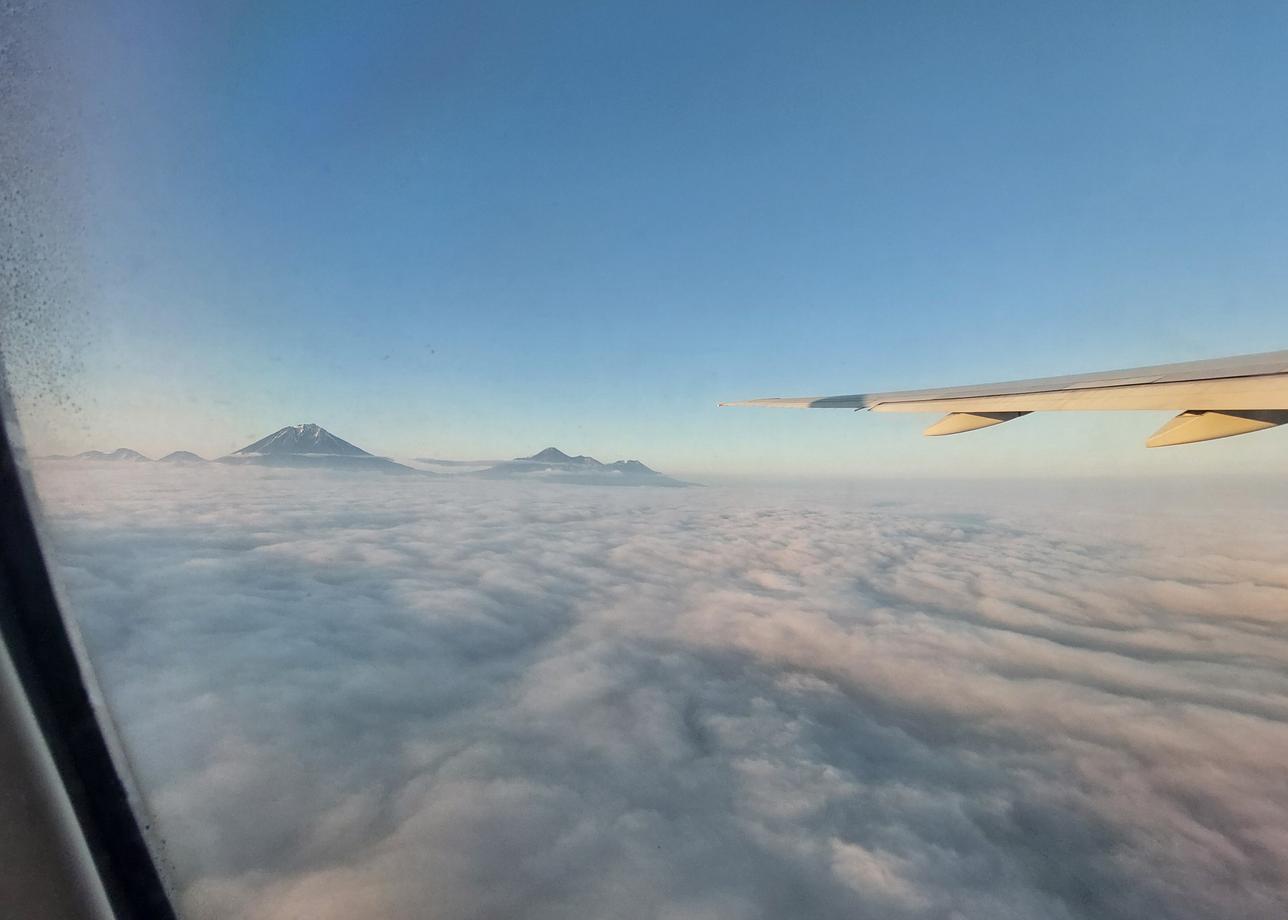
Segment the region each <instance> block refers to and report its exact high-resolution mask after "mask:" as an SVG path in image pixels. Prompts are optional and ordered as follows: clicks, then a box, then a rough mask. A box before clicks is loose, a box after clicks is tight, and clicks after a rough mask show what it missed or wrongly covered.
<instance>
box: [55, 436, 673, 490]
mask: <svg viewBox="0 0 1288 920" xmlns="http://www.w3.org/2000/svg"><path fill="white" fill-rule="evenodd" d="M46 459H49V460H91V461H112V462H125V463H151V462H154V461H152V460H151V459H149V458H148V457H145V456H144V455H143V454H141V453H139V452H138V451H136V450H131V449H129V448H128V447H120V448H117V449H116V450H114V451H112V452H110V453H105V452H103V451H100V450H87V451H85V452H83V453H80V454H77V455H76V456H75V457H67V456H52V457H48V458H46ZM155 462H157V463H167V464H172V465H197V464H205V463H209V462H210V461H208V460H206V459H205V458H204V457H201V456H199V455H197V454H194V453H193V452H192V451H187V450H176V451H173V452H172V453H169V454H166V455H165V456H164V457H162V458H161V459H160V460H158V461H155ZM214 462H216V463H227V464H237V465H254V466H270V467H289V468H303V469H332V470H335V469H340V470H373V471H377V472H385V473H401V474H415V475H420V476H430V477H436V476H440V475H443V474H442V472H441V471H439V472H432V471H429V470H425V469H413V468H412V467H410V466H406V465H404V464H402V463H398V462H396V461H393V460H390V459H389V458H387V457H377V456H376V455H374V454H371V453H368V452H367V451H365V450H363V449H362V448H361V447H358V446H357V445H355V444H351V443H349V442H348V441H346V440H344V439H343V438H338V437H336V436H335V435H333V434H332V433H331V432H329V431H327V430H326V429H325V428H323V427H322V426H321V425H317V424H314V423H312V422H309V423H304V424H300V425H288V426H287V427H285V428H279V429H278V430H277V431H274V432H273V433H272V434H270V435H268V436H267V437H263V438H260V439H259V440H258V441H255V442H254V443H252V444H247V445H246V446H245V447H243V448H241V449H240V450H237V451H234V452H233V453H231V454H228V455H227V456H223V457H219V458H218V459H217V460H215V461H214ZM409 462H426V463H430V462H432V463H436V464H440V465H442V466H447V467H451V466H454V465H455V466H473V467H475V469H474V470H473V471H470V472H466V473H460V474H457V475H458V476H470V477H475V478H482V479H527V478H534V479H543V480H547V481H553V482H567V483H577V484H582V485H625V486H642V485H650V486H688V485H692V483H687V482H682V481H680V480H678V479H672V478H671V477H669V476H664V475H662V474H661V473H659V472H658V471H657V470H654V469H651V468H649V467H648V466H645V465H644V464H643V463H641V462H640V461H639V460H616V461H614V462H612V463H601V462H600V461H598V460H596V459H595V458H594V457H589V456H586V455H585V454H578V455H576V456H573V455H571V454H566V453H564V452H563V451H562V450H560V449H559V448H557V447H547V448H545V449H544V450H540V451H538V452H537V453H535V454H533V455H532V456H530V457H516V458H514V459H513V460H505V461H502V462H500V463H496V462H493V461H487V462H488V463H490V464H491V465H489V466H487V467H486V468H485V469H478V468H477V467H478V465H479V462H478V461H452V460H435V461H429V460H425V461H409Z"/></svg>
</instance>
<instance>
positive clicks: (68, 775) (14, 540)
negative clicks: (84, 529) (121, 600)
mask: <svg viewBox="0 0 1288 920" xmlns="http://www.w3.org/2000/svg"><path fill="white" fill-rule="evenodd" d="M0 389H2V388H0ZM16 431H17V425H16V421H15V416H14V414H13V411H12V404H11V403H10V401H9V399H8V394H7V393H3V392H0V547H2V548H3V549H2V551H0V641H3V642H4V645H5V647H6V649H7V651H8V654H9V657H10V659H11V661H12V663H13V668H14V670H15V671H16V674H17V679H18V683H19V684H20V686H21V688H22V692H23V693H24V694H25V695H26V697H27V703H28V704H29V706H30V709H31V711H32V714H33V715H34V717H35V722H36V725H37V728H38V730H39V734H40V736H41V738H42V739H43V741H44V744H45V747H46V749H47V751H48V754H49V756H50V758H51V759H52V761H53V764H54V768H55V770H56V771H57V774H58V780H59V781H60V782H61V785H62V788H63V790H64V792H65V793H66V795H67V798H68V799H69V800H70V804H71V808H72V812H73V813H74V816H75V820H76V823H77V825H78V829H79V832H80V835H81V837H82V838H83V840H84V842H85V845H86V847H87V848H88V851H89V854H90V858H91V859H92V861H93V865H94V869H95V870H96V872H97V875H98V881H99V882H100V884H101V886H102V889H103V891H104V893H105V894H106V897H107V901H108V904H109V905H110V907H111V909H112V912H113V914H114V915H115V916H116V917H118V918H120V920H133V918H156V920H176V917H177V915H176V913H175V910H174V907H173V904H172V903H171V899H170V895H169V894H168V892H167V890H166V886H165V883H164V880H163V877H162V874H161V872H160V870H159V868H158V866H157V864H156V861H155V860H154V858H153V853H152V851H151V849H150V848H149V846H148V843H147V838H146V836H145V829H144V827H143V826H142V825H141V824H140V820H139V816H138V815H137V814H136V813H135V811H134V807H133V805H132V804H131V801H130V796H129V793H128V785H127V783H126V780H125V778H124V776H123V775H122V772H121V765H120V764H118V763H117V761H116V759H115V758H114V757H113V756H112V749H111V746H110V744H109V740H108V734H107V731H106V730H105V728H104V726H103V724H102V723H101V722H100V720H99V718H98V716H97V714H96V711H95V707H94V703H93V694H92V693H91V690H90V686H89V684H88V683H87V681H86V675H85V671H84V668H85V667H87V665H83V664H82V662H81V659H80V657H79V656H78V655H77V652H76V644H75V642H74V640H73V637H72V633H71V630H70V629H69V628H68V623H67V619H66V616H65V614H64V612H63V610H62V607H61V606H60V605H59V603H58V596H57V593H56V591H55V590H54V586H53V582H52V580H51V578H50V574H49V568H48V565H47V563H46V559H45V555H44V552H43V550H42V548H41V543H40V538H39V531H38V529H37V527H36V519H35V514H34V508H33V506H32V504H31V501H30V496H31V495H32V494H33V493H32V492H31V490H30V484H29V483H28V482H27V481H26V480H27V477H26V474H25V472H24V467H23V465H22V464H21V463H20V461H19V454H18V451H17V450H15V439H14V433H15V432H16ZM74 862H75V860H74V857H73V855H72V854H68V864H67V865H65V866H63V867H59V868H60V869H61V871H62V872H63V873H65V874H67V875H74V874H75V872H76V871H77V870H76V867H75V866H74V865H73V864H74ZM51 874H54V873H53V870H51Z"/></svg>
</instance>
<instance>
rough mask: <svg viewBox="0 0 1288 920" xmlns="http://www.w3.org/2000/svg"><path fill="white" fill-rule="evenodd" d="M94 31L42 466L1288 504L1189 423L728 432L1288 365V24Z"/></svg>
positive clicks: (77, 31)
mask: <svg viewBox="0 0 1288 920" xmlns="http://www.w3.org/2000/svg"><path fill="white" fill-rule="evenodd" d="M58 35H59V37H58V39H57V40H56V44H55V52H56V55H55V56H56V58H57V59H58V62H59V66H60V67H61V68H63V69H65V72H66V82H67V85H68V86H69V87H71V89H70V91H69V92H68V94H67V96H68V99H67V105H68V109H67V113H65V114H67V115H68V117H69V118H71V117H74V120H75V121H74V124H75V135H76V144H75V145H74V146H75V151H76V152H75V158H76V169H75V170H73V172H75V174H76V181H75V183H73V184H75V185H76V187H77V188H78V189H81V190H83V195H81V197H80V199H79V205H78V206H79V208H80V209H81V213H82V217H81V220H80V229H79V230H78V231H77V232H78V247H79V249H78V251H79V252H80V253H81V255H80V256H78V258H80V259H81V263H80V264H81V267H82V270H83V271H82V274H81V289H82V291H83V293H81V294H80V295H78V301H77V303H75V304H74V305H71V306H69V310H71V312H72V313H73V314H74V316H75V317H76V320H75V322H73V323H69V324H68V325H67V328H71V329H73V332H65V331H64V332H61V333H59V334H66V335H71V336H72V337H73V338H75V339H76V344H77V351H78V359H77V362H76V364H77V366H76V370H75V373H74V374H71V375H70V376H69V377H67V378H66V379H65V380H64V381H63V386H65V388H66V390H67V393H66V395H67V405H63V404H57V405H49V404H46V405H43V406H42V407H41V408H40V409H39V411H38V412H37V411H35V410H30V409H29V410H28V411H27V413H26V419H25V421H26V423H27V427H28V438H29V441H30V442H31V446H32V448H33V449H34V450H37V451H48V450H82V449H86V448H90V447H95V448H103V449H110V448H114V447H117V446H122V445H124V446H131V447H135V448H137V449H140V450H143V451H145V452H150V453H152V454H153V455H157V454H160V453H164V452H167V451H169V450H173V449H178V448H184V449H191V450H196V451H198V452H201V453H203V454H205V455H207V456H211V455H218V454H221V453H224V452H227V451H230V450H233V449H236V448H238V447H240V446H242V445H244V444H246V443H248V442H249V441H252V440H254V439H256V438H259V437H261V436H263V435H264V434H266V433H268V432H270V431H272V430H274V429H276V428H278V427H281V426H282V425H286V424H294V423H296V422H304V421H315V422H317V423H319V424H321V425H323V426H324V427H326V428H328V429H329V430H331V431H332V432H334V433H336V434H338V435H339V436H341V437H343V438H346V439H348V440H350V441H353V442H355V443H357V444H359V445H360V446H363V447H365V448H367V449H368V450H371V451H373V452H376V453H381V454H387V455H393V456H435V457H451V458H494V457H508V456H513V455H516V454H520V453H525V454H526V453H531V452H533V451H536V450H538V449H540V448H542V447H545V446H547V445H550V444H556V445H558V446H559V447H561V448H563V449H565V450H568V451H570V452H574V453H580V452H585V453H590V454H593V455H595V456H598V457H599V458H600V459H603V460H612V459H617V458H619V457H639V458H640V459H643V460H644V461H645V462H647V463H650V464H651V465H653V466H655V467H658V468H661V469H663V470H666V471H668V472H675V473H678V474H689V475H697V476H701V475H712V474H715V473H719V472H728V473H741V474H752V475H760V474H765V475H770V474H796V475H818V476H833V475H881V476H889V475H947V474H951V475H965V476H974V475H998V474H1007V473H1010V472H1015V473H1018V474H1023V475H1046V474H1067V473H1087V474H1108V473H1117V472H1127V473H1134V474H1141V473H1145V474H1150V475H1154V474H1159V475H1162V474H1169V475H1170V474H1177V473H1195V472H1205V471H1206V472H1210V471H1216V470H1222V471H1228V472H1249V473H1264V472H1277V471H1279V470H1280V469H1282V466H1283V459H1284V457H1285V454H1286V449H1288V432H1284V431H1275V432H1269V433H1265V434H1258V435H1255V436H1252V437H1250V438H1247V439H1234V440H1231V441H1226V442H1218V443H1214V444H1208V445H1196V446H1193V447H1184V448H1178V449H1174V450H1164V451H1146V450H1145V449H1144V447H1143V441H1144V438H1145V437H1146V436H1147V435H1148V434H1149V433H1150V432H1151V431H1153V430H1154V428H1156V427H1157V426H1158V425H1159V424H1161V423H1162V422H1163V421H1165V420H1166V418H1167V414H1166V413H1140V414H1135V413H1129V414H1123V415H1115V414H1112V413H1110V414H1088V415H1082V414H1069V415H1064V416H1061V415H1059V414H1055V415H1048V416H1034V417H1030V418H1027V419H1024V420H1022V421H1020V422H1016V423H1014V424H1013V425H1007V426H1004V427H1002V428H1000V429H997V430H995V431H990V432H981V433H978V434H972V435H964V436H962V437H960V438H948V439H937V440H935V441H926V440H924V439H922V438H920V436H919V434H918V433H919V431H920V429H921V428H922V427H924V426H925V425H926V424H928V423H929V422H930V421H933V418H932V417H930V416H922V415H910V416H889V415H886V416H877V415H870V416H854V415H853V414H851V413H847V412H843V411H838V412H769V411H763V412H757V411H752V410H734V409H722V410H717V409H716V408H715V403H716V402H717V401H719V400H722V399H737V398H746V397H753V396H765V395H800V394H830V393H849V392H856V391H862V390H873V389H897V388H905V387H918V386H933V385H941V384H955V383H975V382H983V381H989V380H999V379H1008V378H1015V377H1027V376H1040V375H1046V374H1055V373H1067V372H1077V371H1088V370H1099V369H1107V368H1112V367H1118V366H1131V365H1137V364H1150V363H1158V362H1166V361H1176V360H1185V359H1193V358H1202V357H1213V356H1219V355H1226V354H1239V353H1246V352H1255V351H1265V350H1271V349H1276V348H1283V347H1288V311H1286V310H1285V309H1284V306H1285V303H1288V258H1285V253H1288V220H1286V217H1288V172H1286V171H1285V169H1284V164H1285V163H1286V162H1288V118H1286V117H1285V109H1284V100H1285V99H1288V54H1285V53H1284V52H1285V40H1286V38H1288V7H1285V6H1284V5H1282V4H1266V5H1264V6H1259V5H1255V4H1250V3H1241V4H1237V5H1236V4H1219V3H1213V4H1196V3H1184V4H1182V3H1171V2H1168V3H1161V2H1160V3H1153V4H1150V3H1138V4H1122V3H1104V4H1094V3H1083V4H1066V5H1060V6H1056V5H1051V6H1046V5H1041V4H1008V5H1003V4H993V3H953V4H947V3H857V2H850V3H840V2H818V3H788V2H782V3H761V2H754V3H751V2H737V3H733V2H729V3H704V4H691V3H650V4H642V3H641V4H628V3H542V4H533V3H519V2H515V3H434V4H419V3H406V4H395V3H380V4H356V3H353V4H336V3H324V2H309V3H292V4H283V3H276V4H275V3H263V2H254V3H250V2H248V3H236V4H193V5H188V4H170V3H147V4H143V3H120V2H103V3H96V4H93V5H92V6H85V7H80V8H75V9H73V10H72V11H70V12H69V14H68V16H67V18H66V22H65V23H64V24H63V28H62V29H61V30H60V31H59V33H58ZM73 113H74V114H73ZM78 194H79V192H78ZM76 336H79V338H76ZM22 395H23V394H21V393H19V397H20V402H21V397H22ZM69 406H71V407H72V408H69Z"/></svg>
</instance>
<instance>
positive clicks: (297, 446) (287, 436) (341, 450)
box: [231, 424, 372, 457]
mask: <svg viewBox="0 0 1288 920" xmlns="http://www.w3.org/2000/svg"><path fill="white" fill-rule="evenodd" d="M249 454H261V455H264V454H322V455H324V456H332V457H370V456H372V455H371V454H369V453H367V452H366V451H365V450H363V449H362V448H361V447H355V446H354V445H352V444H350V443H349V442H348V441H345V440H343V439H341V438H337V437H336V436H335V435H333V434H332V433H331V432H329V431H327V430H326V429H325V428H323V427H321V426H320V425H314V424H307V425H292V426H290V427H287V428H279V429H278V430H277V431H274V432H273V433H272V434H270V435H269V436H268V437H266V438H260V439H259V440H258V441H256V442H255V443H254V444H248V445H246V446H245V447H243V448H242V449H241V450H239V451H237V452H236V453H234V454H232V455H231V456H234V457H241V456H246V455H249Z"/></svg>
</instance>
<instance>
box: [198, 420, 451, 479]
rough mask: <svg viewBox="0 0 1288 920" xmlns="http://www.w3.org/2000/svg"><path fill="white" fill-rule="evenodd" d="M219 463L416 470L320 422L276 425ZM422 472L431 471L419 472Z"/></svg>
mask: <svg viewBox="0 0 1288 920" xmlns="http://www.w3.org/2000/svg"><path fill="white" fill-rule="evenodd" d="M219 462H220V463H253V464H257V465H259V466H290V467H310V468H328V469H346V470H378V471H381V472H385V473H413V472H418V471H416V470H413V469H411V467H407V466H403V465H402V464H401V463H395V462H394V461H392V460H387V459H385V458H384V457H377V456H374V455H373V454H369V453H367V452H366V451H365V450H363V449H362V448H361V447H357V446H355V445H353V444H350V443H349V442H348V441H345V440H343V439H342V438H337V437H336V436H335V435H333V434H332V433H331V432H329V431H327V430H326V429H325V428H323V427H321V426H320V425H313V424H307V425H292V426H290V427H288V428H279V429H278V430H277V431H274V432H273V433H272V434H270V435H269V436H268V437H266V438H260V439H259V440H258V441H256V442H255V443H254V444H247V445H246V446H245V447H243V448H242V449H241V450H239V451H237V452H235V453H231V454H229V455H228V456H227V457H220V458H219ZM422 475H426V476H428V475H432V474H430V473H422Z"/></svg>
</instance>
